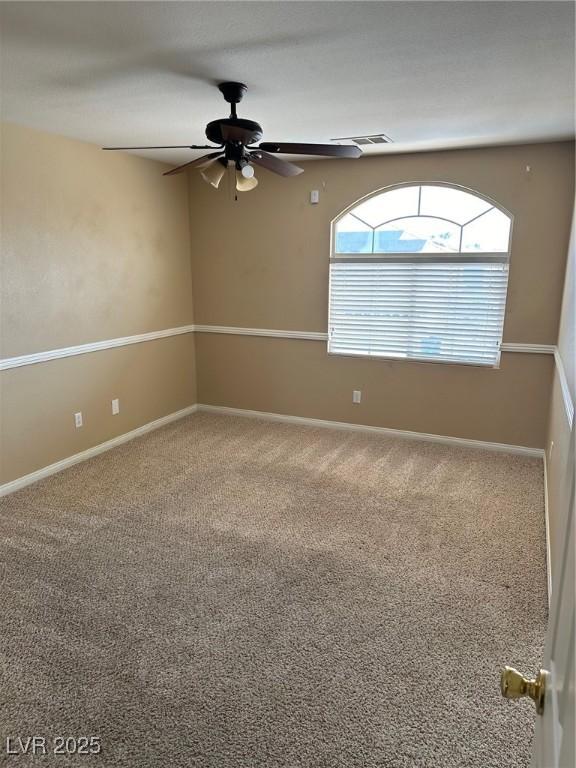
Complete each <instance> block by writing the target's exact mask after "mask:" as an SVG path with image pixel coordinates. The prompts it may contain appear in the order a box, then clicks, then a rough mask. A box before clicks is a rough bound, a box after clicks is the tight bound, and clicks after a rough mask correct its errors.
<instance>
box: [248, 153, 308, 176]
mask: <svg viewBox="0 0 576 768" xmlns="http://www.w3.org/2000/svg"><path fill="white" fill-rule="evenodd" d="M249 157H250V161H251V162H252V163H254V164H255V165H261V166H262V168H266V170H268V171H272V172H273V173H279V174H280V176H298V174H299V173H303V172H304V168H299V167H298V166H297V165H294V163H289V162H288V161H287V160H280V158H279V157H274V155H269V154H268V152H263V151H262V150H261V149H259V150H257V151H256V152H250V153H249Z"/></svg>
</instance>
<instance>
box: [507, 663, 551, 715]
mask: <svg viewBox="0 0 576 768" xmlns="http://www.w3.org/2000/svg"><path fill="white" fill-rule="evenodd" d="M547 677H548V672H547V671H546V670H545V669H541V670H540V671H539V672H538V674H537V675H536V679H535V680H528V679H527V678H525V677H524V675H521V674H520V672H518V670H517V669H514V668H513V667H504V669H503V671H502V674H501V675H500V690H501V691H502V696H504V698H506V699H521V698H522V697H523V696H529V697H530V698H531V699H532V701H533V702H534V704H536V712H537V713H538V714H539V715H541V714H542V713H543V712H544V694H545V692H546V678H547Z"/></svg>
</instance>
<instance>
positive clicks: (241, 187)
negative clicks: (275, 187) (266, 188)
mask: <svg viewBox="0 0 576 768" xmlns="http://www.w3.org/2000/svg"><path fill="white" fill-rule="evenodd" d="M257 186H258V179H257V178H256V177H255V176H252V178H251V179H247V178H245V177H244V176H243V175H242V173H241V172H240V171H236V189H237V190H238V192H250V190H251V189H254V188H255V187H257Z"/></svg>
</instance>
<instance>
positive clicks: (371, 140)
mask: <svg viewBox="0 0 576 768" xmlns="http://www.w3.org/2000/svg"><path fill="white" fill-rule="evenodd" d="M332 141H353V142H354V144H357V145H358V146H359V147H360V146H365V145H366V144H390V143H391V142H392V139H391V138H390V137H388V136H386V135H385V134H383V133H375V134H374V135H373V136H341V137H340V138H339V139H332Z"/></svg>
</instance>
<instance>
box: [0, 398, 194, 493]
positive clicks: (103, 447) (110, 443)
mask: <svg viewBox="0 0 576 768" xmlns="http://www.w3.org/2000/svg"><path fill="white" fill-rule="evenodd" d="M197 410H198V406H197V405H189V406H188V407H187V408H182V410H181V411H175V412H174V413H169V414H168V416H162V418H160V419H155V420H154V421H149V422H148V424H143V425H142V426H141V427H137V428H136V429H133V430H132V431H131V432H125V433H124V434H123V435H118V437H113V438H112V439H111V440H106V442H105V443H100V444H99V445H95V446H93V447H92V448H88V449H87V450H85V451H81V452H80V453H75V454H74V455H73V456H68V458H66V459H62V460H61V461H57V462H56V463H55V464H50V465H49V466H47V467H42V469H38V470H36V472H31V473H30V474H29V475H24V476H23V477H18V478H16V480H12V481H11V482H9V483H4V485H0V496H6V495H7V494H9V493H14V491H18V490H20V488H24V487H25V486H27V485H31V484H32V483H36V482H37V481H38V480H43V479H44V478H45V477H48V476H49V475H54V474H56V472H61V471H62V470H63V469H67V468H68V467H71V466H73V465H74V464H79V463H80V462H81V461H86V459H91V458H92V457H93V456H98V454H99V453H104V451H109V450H110V449H111V448H116V446H117V445H122V443H127V442H128V441H129V440H133V439H134V438H135V437H140V435H145V434H146V433H147V432H152V430H154V429H158V428H159V427H163V426H165V425H166V424H170V422H172V421H177V420H178V419H182V418H183V417H184V416H189V415H190V414H191V413H195V412H196V411H197Z"/></svg>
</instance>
